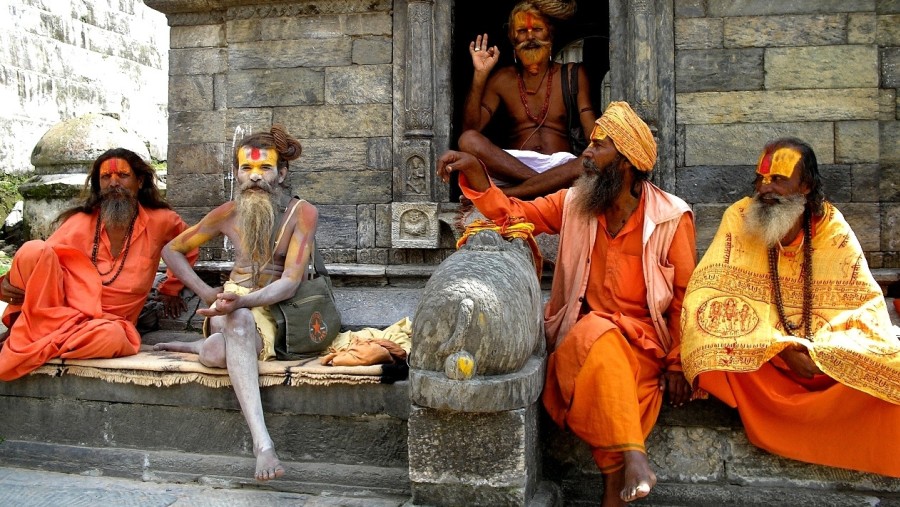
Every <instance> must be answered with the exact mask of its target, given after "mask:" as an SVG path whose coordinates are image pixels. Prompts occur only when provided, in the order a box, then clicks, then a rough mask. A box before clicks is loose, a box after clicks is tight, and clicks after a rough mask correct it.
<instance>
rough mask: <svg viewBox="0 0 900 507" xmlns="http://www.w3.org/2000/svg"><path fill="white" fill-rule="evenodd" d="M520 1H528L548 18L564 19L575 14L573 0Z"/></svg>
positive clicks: (527, 0)
mask: <svg viewBox="0 0 900 507" xmlns="http://www.w3.org/2000/svg"><path fill="white" fill-rule="evenodd" d="M522 3H530V4H531V5H533V6H534V8H535V9H537V10H538V11H539V12H540V13H541V14H543V15H544V16H547V17H548V18H554V19H559V20H562V21H566V20H569V19H572V17H573V16H574V15H575V9H576V5H575V0H569V1H564V0H526V1H525V2H522Z"/></svg>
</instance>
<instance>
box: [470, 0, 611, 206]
mask: <svg viewBox="0 0 900 507" xmlns="http://www.w3.org/2000/svg"><path fill="white" fill-rule="evenodd" d="M574 12H575V3H574V1H568V2H565V1H559V0H526V1H523V2H520V3H519V4H517V5H516V6H515V7H514V8H513V10H512V12H511V13H510V16H509V39H510V42H512V44H513V48H514V51H515V56H514V60H515V64H514V65H512V66H508V67H504V68H501V69H498V70H496V72H494V67H495V66H496V65H497V62H498V60H499V57H500V53H499V49H498V48H497V46H493V47H491V46H488V36H487V34H484V35H479V36H477V37H476V38H475V41H473V42H471V43H470V44H469V54H470V55H471V57H472V65H473V67H474V75H473V77H472V85H471V88H470V89H469V93H468V95H467V96H466V100H465V104H464V109H463V134H462V135H461V136H460V138H459V149H460V151H463V152H466V153H470V154H472V155H475V156H476V157H477V158H478V159H480V160H481V161H483V162H484V163H485V165H486V166H487V170H488V174H489V175H490V176H491V177H492V178H494V180H495V182H496V184H497V185H498V186H499V187H500V188H501V189H502V190H503V192H504V193H506V194H507V195H509V196H511V197H518V198H532V197H537V196H541V195H547V194H550V193H552V192H555V191H557V190H559V189H561V188H566V187H568V186H569V185H571V184H572V182H574V181H575V179H576V178H577V177H578V176H580V175H581V173H582V171H583V168H582V165H581V161H580V160H579V159H578V155H580V150H579V149H578V148H576V147H574V146H573V140H572V139H571V136H570V131H571V130H572V129H571V128H570V125H571V126H575V127H576V130H579V129H580V130H581V131H583V132H584V133H587V132H590V131H591V129H592V128H593V122H594V119H595V118H596V116H595V115H594V111H593V109H592V107H591V102H590V94H589V83H588V78H587V73H586V72H585V70H584V67H582V66H579V67H578V72H577V74H576V75H574V76H569V72H570V67H569V66H568V65H560V64H558V63H554V62H553V60H552V46H553V30H554V26H553V21H558V20H565V19H569V18H571V17H572V16H573V15H574ZM564 74H565V75H564ZM563 82H566V83H567V85H566V86H565V87H564V86H563ZM576 87H577V96H576V97H575V98H574V100H571V102H572V103H574V104H575V105H576V108H577V110H574V111H570V110H568V109H569V108H567V107H566V99H567V96H566V94H565V92H566V91H567V90H565V88H569V89H571V90H574V89H575V88H576ZM500 113H502V114H505V115H507V116H508V120H509V123H510V126H511V131H510V132H508V133H507V134H508V135H507V139H505V140H504V141H502V142H500V143H499V146H498V144H495V143H494V142H492V141H491V140H489V139H488V138H487V137H486V136H485V135H484V134H483V133H482V131H483V130H484V129H485V127H486V126H487V125H488V123H489V122H490V121H491V119H492V118H494V116H495V114H500Z"/></svg>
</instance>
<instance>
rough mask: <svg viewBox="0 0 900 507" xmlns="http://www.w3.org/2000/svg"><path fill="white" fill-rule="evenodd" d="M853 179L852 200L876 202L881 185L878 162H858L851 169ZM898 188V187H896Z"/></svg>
mask: <svg viewBox="0 0 900 507" xmlns="http://www.w3.org/2000/svg"><path fill="white" fill-rule="evenodd" d="M850 172H851V175H852V176H851V177H852V180H853V194H852V196H851V199H850V200H851V201H853V202H877V201H878V189H879V187H880V186H881V167H879V166H878V164H858V165H854V166H853V167H852V168H851V170H850ZM898 189H900V187H898Z"/></svg>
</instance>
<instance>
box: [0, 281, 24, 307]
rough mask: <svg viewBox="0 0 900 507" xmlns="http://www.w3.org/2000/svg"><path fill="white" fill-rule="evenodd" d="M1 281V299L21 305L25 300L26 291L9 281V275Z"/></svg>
mask: <svg viewBox="0 0 900 507" xmlns="http://www.w3.org/2000/svg"><path fill="white" fill-rule="evenodd" d="M2 280H3V281H2V282H0V301H5V302H7V303H9V304H11V305H15V306H21V305H22V303H23V302H24V301H25V291H24V290H22V289H20V288H18V287H16V286H15V285H13V284H11V283H9V277H8V276H4V277H3V278H2Z"/></svg>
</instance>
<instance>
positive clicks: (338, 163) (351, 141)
mask: <svg viewBox="0 0 900 507" xmlns="http://www.w3.org/2000/svg"><path fill="white" fill-rule="evenodd" d="M301 142H302V144H303V155H301V157H300V158H299V159H298V160H295V161H293V162H291V171H298V172H301V173H303V172H309V171H325V170H335V171H341V173H342V172H343V171H361V170H364V169H366V166H367V164H366V146H367V145H368V140H367V139H363V138H359V137H349V138H331V139H302V140H301ZM339 174H340V173H339ZM302 178H303V176H302V175H301V176H300V179H301V181H302Z"/></svg>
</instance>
